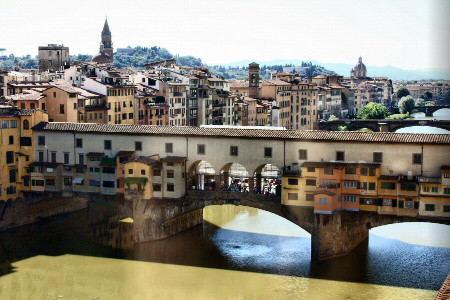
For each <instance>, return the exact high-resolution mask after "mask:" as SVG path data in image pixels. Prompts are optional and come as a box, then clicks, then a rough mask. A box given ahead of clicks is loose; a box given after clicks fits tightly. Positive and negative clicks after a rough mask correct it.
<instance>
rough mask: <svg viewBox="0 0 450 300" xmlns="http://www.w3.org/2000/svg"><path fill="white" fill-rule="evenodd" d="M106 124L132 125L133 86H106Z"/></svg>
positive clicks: (133, 122)
mask: <svg viewBox="0 0 450 300" xmlns="http://www.w3.org/2000/svg"><path fill="white" fill-rule="evenodd" d="M106 103H107V112H108V117H107V121H106V122H107V124H126V125H134V124H136V122H135V115H134V111H135V108H134V106H135V99H134V86H128V85H107V98H106Z"/></svg>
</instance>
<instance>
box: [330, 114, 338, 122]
mask: <svg viewBox="0 0 450 300" xmlns="http://www.w3.org/2000/svg"><path fill="white" fill-rule="evenodd" d="M337 120H339V119H338V118H337V117H336V116H335V115H331V116H330V117H329V118H328V121H337Z"/></svg>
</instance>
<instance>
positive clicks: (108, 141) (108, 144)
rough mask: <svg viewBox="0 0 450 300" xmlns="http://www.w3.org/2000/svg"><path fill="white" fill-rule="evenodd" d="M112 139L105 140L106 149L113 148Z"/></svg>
mask: <svg viewBox="0 0 450 300" xmlns="http://www.w3.org/2000/svg"><path fill="white" fill-rule="evenodd" d="M111 148H112V146H111V140H104V149H105V150H111Z"/></svg>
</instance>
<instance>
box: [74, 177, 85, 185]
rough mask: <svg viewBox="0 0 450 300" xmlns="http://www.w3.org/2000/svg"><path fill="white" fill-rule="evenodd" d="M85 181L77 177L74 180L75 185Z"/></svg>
mask: <svg viewBox="0 0 450 300" xmlns="http://www.w3.org/2000/svg"><path fill="white" fill-rule="evenodd" d="M83 181H84V178H82V177H75V178H74V179H73V180H72V182H73V183H77V184H80V183H83Z"/></svg>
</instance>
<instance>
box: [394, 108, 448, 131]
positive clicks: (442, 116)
mask: <svg viewBox="0 0 450 300" xmlns="http://www.w3.org/2000/svg"><path fill="white" fill-rule="evenodd" d="M411 118H413V119H418V120H427V119H435V120H450V109H448V108H444V109H440V110H438V111H436V112H435V113H434V114H433V116H432V117H426V116H425V113H415V114H412V115H411ZM396 132H400V133H450V131H448V130H445V129H441V128H436V127H431V126H411V127H405V128H401V129H399V130H397V131H396Z"/></svg>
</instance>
